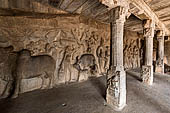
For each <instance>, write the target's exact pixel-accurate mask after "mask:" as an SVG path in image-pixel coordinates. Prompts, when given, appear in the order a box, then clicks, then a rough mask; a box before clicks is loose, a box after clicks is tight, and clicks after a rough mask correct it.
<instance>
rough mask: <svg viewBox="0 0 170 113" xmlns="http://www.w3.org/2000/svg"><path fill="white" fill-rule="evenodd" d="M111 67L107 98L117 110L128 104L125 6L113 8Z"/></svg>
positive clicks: (108, 77)
mask: <svg viewBox="0 0 170 113" xmlns="http://www.w3.org/2000/svg"><path fill="white" fill-rule="evenodd" d="M110 14H111V15H110V20H111V40H112V41H111V45H112V46H111V47H112V48H111V52H112V55H111V56H112V58H111V62H112V63H111V67H110V70H109V73H108V75H107V92H106V93H107V94H106V100H107V103H108V105H110V106H111V107H112V108H114V109H115V110H121V109H123V108H124V106H125V105H126V73H125V71H124V66H123V32H124V22H125V13H124V8H123V7H120V6H118V7H116V8H114V9H112V10H111V13H110Z"/></svg>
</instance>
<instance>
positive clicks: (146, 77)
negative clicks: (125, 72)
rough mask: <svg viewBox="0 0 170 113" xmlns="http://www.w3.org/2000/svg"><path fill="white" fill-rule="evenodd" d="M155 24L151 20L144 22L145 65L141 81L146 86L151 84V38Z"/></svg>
mask: <svg viewBox="0 0 170 113" xmlns="http://www.w3.org/2000/svg"><path fill="white" fill-rule="evenodd" d="M154 30H155V23H154V21H153V20H146V21H145V22H144V38H145V42H146V51H145V52H146V53H145V65H144V66H142V81H143V82H144V83H146V84H148V85H152V84H153V65H152V62H153V37H154Z"/></svg>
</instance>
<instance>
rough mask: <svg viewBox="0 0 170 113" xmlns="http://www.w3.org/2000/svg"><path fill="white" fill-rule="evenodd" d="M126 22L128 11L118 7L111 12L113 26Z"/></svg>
mask: <svg viewBox="0 0 170 113" xmlns="http://www.w3.org/2000/svg"><path fill="white" fill-rule="evenodd" d="M125 20H126V9H125V8H124V7H121V6H117V7H115V8H113V9H111V10H110V22H111V23H113V24H116V23H124V22H125Z"/></svg>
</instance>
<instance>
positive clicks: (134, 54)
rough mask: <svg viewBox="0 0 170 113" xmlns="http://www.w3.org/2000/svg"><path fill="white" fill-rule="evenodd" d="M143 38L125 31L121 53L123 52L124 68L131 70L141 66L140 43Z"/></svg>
mask: <svg viewBox="0 0 170 113" xmlns="http://www.w3.org/2000/svg"><path fill="white" fill-rule="evenodd" d="M142 40H143V37H141V35H139V34H138V33H137V32H129V31H125V35H124V42H123V44H124V45H123V46H124V49H123V52H124V68H125V69H131V68H137V67H140V66H141V63H143V50H144V45H143V43H142Z"/></svg>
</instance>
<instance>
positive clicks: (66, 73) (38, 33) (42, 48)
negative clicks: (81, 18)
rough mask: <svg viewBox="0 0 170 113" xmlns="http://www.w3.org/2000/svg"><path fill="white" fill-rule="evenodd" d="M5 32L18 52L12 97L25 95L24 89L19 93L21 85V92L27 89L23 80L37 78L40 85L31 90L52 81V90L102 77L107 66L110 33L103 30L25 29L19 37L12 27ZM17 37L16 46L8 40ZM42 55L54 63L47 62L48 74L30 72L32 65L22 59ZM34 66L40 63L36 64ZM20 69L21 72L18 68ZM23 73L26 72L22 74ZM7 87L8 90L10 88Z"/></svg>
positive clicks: (37, 57)
mask: <svg viewBox="0 0 170 113" xmlns="http://www.w3.org/2000/svg"><path fill="white" fill-rule="evenodd" d="M4 29H5V28H4ZM4 29H3V30H2V29H1V31H2V32H4V33H5V34H4V35H6V36H7V37H8V40H9V42H10V44H12V45H13V46H14V50H15V51H20V52H19V55H18V58H17V59H18V60H17V66H16V71H15V72H16V74H15V75H16V77H15V78H17V79H16V80H17V81H13V83H15V85H16V89H15V90H14V92H15V94H14V95H13V96H14V97H16V96H17V95H18V94H19V93H23V92H27V90H25V91H19V87H20V86H21V85H26V86H21V89H24V88H27V85H28V84H27V83H25V84H23V82H25V81H27V82H28V81H29V80H33V79H34V80H37V79H38V80H39V79H40V81H39V82H36V83H37V84H39V85H38V86H35V88H34V89H39V88H42V89H44V88H48V85H49V84H48V83H49V82H51V83H50V87H52V86H54V85H58V84H60V83H70V82H78V81H82V80H87V79H88V77H90V76H98V75H99V74H100V75H103V74H104V73H106V71H107V69H108V67H109V54H110V50H109V49H110V48H109V35H108V34H109V33H108V32H106V31H104V32H103V31H102V30H101V31H98V30H97V29H94V28H89V27H88V26H86V25H81V26H80V27H73V28H72V29H65V28H57V29H56V28H55V29H51V28H50V29H48V28H42V29H34V28H32V29H29V28H28V29H25V30H24V34H21V33H22V31H23V30H20V28H18V29H17V32H15V33H14V32H13V31H15V30H14V29H13V28H10V29H13V30H11V31H12V32H11V31H10V30H8V29H5V30H4ZM27 30H28V32H27ZM31 30H32V31H31ZM17 33H19V34H20V35H21V37H22V36H24V38H25V39H24V40H23V39H21V38H20V35H15V34H17ZM16 36H19V38H17V41H18V42H20V43H18V46H17V45H16V44H15V42H17V41H16V40H13V39H10V38H11V37H16ZM9 37H10V38H9ZM30 37H31V38H30ZM20 39H21V40H20ZM22 49H27V50H29V52H28V51H27V52H24V51H22ZM21 53H24V54H27V55H24V54H21ZM42 55H45V56H48V58H49V56H51V57H52V58H53V59H54V60H53V61H52V60H50V61H51V62H53V63H52V65H50V66H48V64H46V66H48V67H49V68H50V69H49V71H50V74H49V73H47V72H43V71H41V69H39V70H38V71H31V69H32V67H29V66H30V65H32V64H31V63H32V62H31V61H29V60H22V59H24V58H25V59H35V58H36V59H38V61H39V60H40V59H42V58H41V57H42ZM51 57H50V58H51ZM54 62H55V63H54ZM29 63H30V64H29ZM24 64H28V66H26V65H24ZM33 64H34V63H33ZM35 65H39V64H38V63H35ZM20 67H21V69H19V68H20ZM43 67H44V64H42V68H43ZM54 68H55V69H54ZM47 69H48V68H47ZM23 70H24V72H25V73H24V74H21V73H22V71H23ZM52 72H53V73H54V76H53V73H52ZM28 73H31V75H30V74H29V75H28ZM41 79H42V80H41ZM12 80H13V79H12ZM39 86H41V87H39ZM36 87H37V88H36ZM9 88H11V86H10V85H9ZM5 89H7V88H5ZM34 89H33V90H34ZM28 91H29V90H28Z"/></svg>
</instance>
